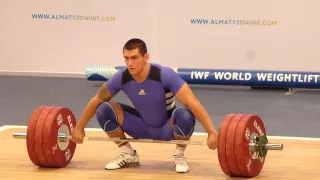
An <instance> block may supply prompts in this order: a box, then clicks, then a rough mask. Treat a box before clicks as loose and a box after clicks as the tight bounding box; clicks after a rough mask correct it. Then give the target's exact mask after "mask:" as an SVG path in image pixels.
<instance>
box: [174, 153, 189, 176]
mask: <svg viewBox="0 0 320 180" xmlns="http://www.w3.org/2000/svg"><path fill="white" fill-rule="evenodd" d="M173 162H174V164H175V166H176V167H175V168H176V171H177V172H178V173H185V172H188V171H189V165H188V161H187V159H186V158H185V157H184V156H183V155H174V156H173Z"/></svg>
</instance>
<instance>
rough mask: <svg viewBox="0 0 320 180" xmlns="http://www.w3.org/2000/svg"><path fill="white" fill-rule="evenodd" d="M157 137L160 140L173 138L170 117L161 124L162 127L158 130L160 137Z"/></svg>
mask: <svg viewBox="0 0 320 180" xmlns="http://www.w3.org/2000/svg"><path fill="white" fill-rule="evenodd" d="M159 139H161V140H174V134H173V127H172V122H171V117H170V118H169V119H168V120H167V122H166V123H165V124H164V125H163V126H162V128H161V130H160V138H159Z"/></svg>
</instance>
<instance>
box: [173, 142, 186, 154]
mask: <svg viewBox="0 0 320 180" xmlns="http://www.w3.org/2000/svg"><path fill="white" fill-rule="evenodd" d="M185 150H186V148H181V147H179V146H178V145H177V146H176V150H175V151H174V153H173V155H175V156H176V155H180V156H184V151H185Z"/></svg>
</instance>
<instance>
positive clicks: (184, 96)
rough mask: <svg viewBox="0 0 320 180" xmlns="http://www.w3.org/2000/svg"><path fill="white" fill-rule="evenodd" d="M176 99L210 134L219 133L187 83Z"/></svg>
mask: <svg viewBox="0 0 320 180" xmlns="http://www.w3.org/2000/svg"><path fill="white" fill-rule="evenodd" d="M176 97H177V99H178V100H179V101H181V103H182V104H184V105H185V106H187V107H188V108H189V109H190V111H191V112H192V113H193V115H194V116H195V117H196V119H198V120H199V121H200V122H201V124H202V125H203V127H204V128H205V130H206V131H207V133H208V134H212V133H214V134H216V133H217V131H216V129H215V127H214V125H213V123H212V120H211V118H210V115H209V113H208V112H207V111H206V109H205V108H204V107H203V105H202V104H201V103H200V101H199V100H198V99H197V98H196V97H195V95H194V94H193V92H192V90H191V89H190V87H189V85H188V84H187V83H184V84H183V85H182V87H181V88H180V89H179V91H178V92H177V93H176Z"/></svg>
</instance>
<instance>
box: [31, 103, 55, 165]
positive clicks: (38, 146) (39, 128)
mask: <svg viewBox="0 0 320 180" xmlns="http://www.w3.org/2000/svg"><path fill="white" fill-rule="evenodd" d="M52 109H53V107H50V106H47V107H45V108H44V109H43V110H42V112H41V113H40V116H39V118H38V121H37V124H36V131H35V151H36V154H37V157H38V160H39V163H40V164H41V166H42V167H46V166H47V165H48V161H47V159H46V157H45V155H44V151H43V148H42V146H43V143H44V142H45V141H46V139H43V138H42V134H43V132H44V129H43V128H44V124H45V121H46V118H47V116H48V114H49V113H50V111H51V110H52Z"/></svg>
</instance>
